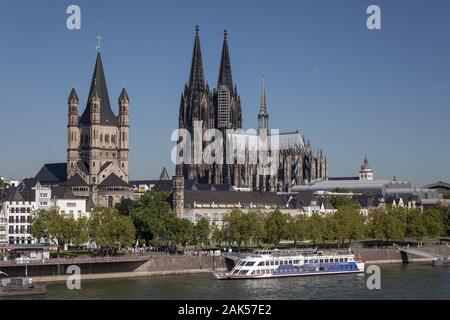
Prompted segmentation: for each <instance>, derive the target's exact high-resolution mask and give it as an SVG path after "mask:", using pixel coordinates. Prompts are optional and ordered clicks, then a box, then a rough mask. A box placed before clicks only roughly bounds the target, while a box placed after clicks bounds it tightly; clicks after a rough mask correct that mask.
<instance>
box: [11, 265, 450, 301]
mask: <svg viewBox="0 0 450 320" xmlns="http://www.w3.org/2000/svg"><path fill="white" fill-rule="evenodd" d="M380 267H381V289H380V290H376V289H375V290H369V289H368V288H367V286H366V279H367V277H368V276H369V275H367V274H348V275H327V276H310V277H294V278H278V279H264V280H262V279H260V280H234V281H229V280H222V281H219V280H216V279H215V278H214V277H213V276H212V274H207V273H205V274H195V275H193V274H186V275H171V276H153V277H137V278H127V279H109V280H86V281H82V283H81V289H80V290H68V289H67V288H66V285H65V283H64V284H63V283H58V284H49V285H48V286H47V289H48V293H47V294H46V295H42V296H33V297H17V298H20V299H30V298H33V299H139V300H141V299H189V300H208V299H219V300H224V299H225V300H226V299H236V300H242V299H352V300H353V299H450V268H449V267H435V268H433V267H432V266H431V265H427V264H409V265H400V264H399V265H397V264H396V265H380Z"/></svg>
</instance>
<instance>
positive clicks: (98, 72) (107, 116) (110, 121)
mask: <svg viewBox="0 0 450 320" xmlns="http://www.w3.org/2000/svg"><path fill="white" fill-rule="evenodd" d="M95 94H97V95H98V98H100V122H101V124H104V125H115V124H116V123H117V117H116V116H115V115H114V113H113V111H112V110H111V105H110V102H109V95H108V87H107V85H106V78H105V73H104V71H103V63H102V57H101V54H100V51H97V59H96V61H95V67H94V72H93V74H92V80H91V86H90V89H89V95H88V102H87V106H86V109H85V110H84V112H83V115H82V116H81V123H83V124H86V125H87V124H89V121H90V109H91V106H90V104H91V100H92V97H93V96H94V95H95Z"/></svg>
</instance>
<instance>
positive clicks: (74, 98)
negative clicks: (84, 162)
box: [67, 88, 80, 175]
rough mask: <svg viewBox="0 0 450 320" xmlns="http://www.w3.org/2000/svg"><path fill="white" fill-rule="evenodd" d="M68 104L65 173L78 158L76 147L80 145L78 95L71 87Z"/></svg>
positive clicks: (68, 171)
mask: <svg viewBox="0 0 450 320" xmlns="http://www.w3.org/2000/svg"><path fill="white" fill-rule="evenodd" d="M67 103H68V105H69V118H68V125H67V175H69V173H70V171H71V169H72V168H73V167H74V165H75V164H76V162H77V161H78V160H79V157H78V148H79V146H80V131H79V128H78V95H77V92H76V91H75V88H72V90H71V91H70V94H69V98H68V99H67Z"/></svg>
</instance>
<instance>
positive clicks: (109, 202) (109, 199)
mask: <svg viewBox="0 0 450 320" xmlns="http://www.w3.org/2000/svg"><path fill="white" fill-rule="evenodd" d="M112 206H113V197H112V196H109V197H108V207H112Z"/></svg>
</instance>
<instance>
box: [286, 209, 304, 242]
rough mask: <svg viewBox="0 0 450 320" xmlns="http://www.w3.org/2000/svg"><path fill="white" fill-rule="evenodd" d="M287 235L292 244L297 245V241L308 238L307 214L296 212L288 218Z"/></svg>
mask: <svg viewBox="0 0 450 320" xmlns="http://www.w3.org/2000/svg"><path fill="white" fill-rule="evenodd" d="M288 229H289V237H290V239H292V240H294V246H295V247H297V241H304V240H306V239H308V237H309V232H308V216H307V215H304V214H298V215H296V216H295V217H291V218H290V219H289V226H288Z"/></svg>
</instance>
